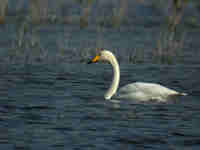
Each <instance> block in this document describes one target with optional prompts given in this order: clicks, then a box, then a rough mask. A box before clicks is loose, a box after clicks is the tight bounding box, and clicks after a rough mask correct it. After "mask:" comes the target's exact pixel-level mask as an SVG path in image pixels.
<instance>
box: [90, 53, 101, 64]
mask: <svg viewBox="0 0 200 150" xmlns="http://www.w3.org/2000/svg"><path fill="white" fill-rule="evenodd" d="M98 60H99V55H96V56H95V57H94V58H92V59H91V60H90V61H89V62H88V64H91V63H96V62H98Z"/></svg>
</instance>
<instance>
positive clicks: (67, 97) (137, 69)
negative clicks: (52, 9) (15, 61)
mask: <svg viewBox="0 0 200 150" xmlns="http://www.w3.org/2000/svg"><path fill="white" fill-rule="evenodd" d="M120 67H121V82H120V86H122V85H124V84H127V83H130V82H134V81H148V82H156V83H161V84H163V85H165V86H167V87H170V88H173V89H176V90H179V91H182V92H187V93H188V94H189V95H188V96H186V97H181V98H179V99H176V100H173V101H170V102H168V103H158V102H152V103H135V102H134V101H123V100H121V101H119V102H117V103H116V102H112V101H108V100H105V99H104V98H103V94H104V92H105V90H106V89H107V88H108V86H109V84H110V80H111V77H112V72H111V67H110V66H109V65H108V64H94V65H87V64H79V63H78V64H73V65H72V64H62V65H60V66H57V67H53V66H51V67H48V66H46V65H30V66H28V68H29V69H28V70H27V69H25V68H24V67H23V66H19V65H17V66H15V65H13V66H10V67H9V69H6V70H2V71H1V73H0V79H1V80H0V83H1V86H0V95H1V96H0V131H1V134H0V149H7V150H12V149H38V150H43V149H48V150H51V149H52V150H54V149H58V150H59V149H81V150H82V149H101V150H102V149H109V150H116V149H130V150H132V149H152V150H156V149H157V150H160V149H163V150H164V149H166V150H168V149H177V150H178V149H180V150H181V149H194V150H195V149H196V150H198V149H199V148H200V130H199V124H200V117H199V116H200V110H199V108H200V102H199V98H200V95H199V93H200V87H199V85H200V84H199V79H198V74H197V73H198V71H199V66H184V65H177V66H168V65H142V64H141V65H130V64H129V65H128V64H121V65H120Z"/></svg>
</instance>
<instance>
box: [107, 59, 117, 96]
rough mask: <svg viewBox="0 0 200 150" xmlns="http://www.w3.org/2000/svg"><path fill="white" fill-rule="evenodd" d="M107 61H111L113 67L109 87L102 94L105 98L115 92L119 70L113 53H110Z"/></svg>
mask: <svg viewBox="0 0 200 150" xmlns="http://www.w3.org/2000/svg"><path fill="white" fill-rule="evenodd" d="M108 61H109V62H110V63H111V65H112V67H113V79H112V83H111V86H110V88H109V89H108V91H107V92H106V94H105V95H104V97H105V99H110V98H111V97H112V96H113V95H114V94H115V93H116V91H117V88H118V86H119V80H120V70H119V64H118V62H117V59H116V58H115V56H114V55H112V57H110V59H109V60H108Z"/></svg>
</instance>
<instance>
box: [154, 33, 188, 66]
mask: <svg viewBox="0 0 200 150" xmlns="http://www.w3.org/2000/svg"><path fill="white" fill-rule="evenodd" d="M176 36H177V35H176V34H175V32H168V31H167V32H164V31H162V32H160V36H159V39H158V40H157V42H156V48H155V49H153V51H152V54H153V62H155V63H161V64H163V63H164V64H174V63H177V61H178V60H180V59H179V58H180V56H181V55H182V50H183V47H184V42H185V33H183V34H182V36H181V37H180V38H179V39H177V38H176Z"/></svg>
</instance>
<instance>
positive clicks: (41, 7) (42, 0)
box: [29, 0, 48, 23]
mask: <svg viewBox="0 0 200 150" xmlns="http://www.w3.org/2000/svg"><path fill="white" fill-rule="evenodd" d="M29 3H30V4H29V5H30V12H31V17H32V22H33V23H41V21H43V22H44V21H47V19H48V0H30V2H29Z"/></svg>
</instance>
